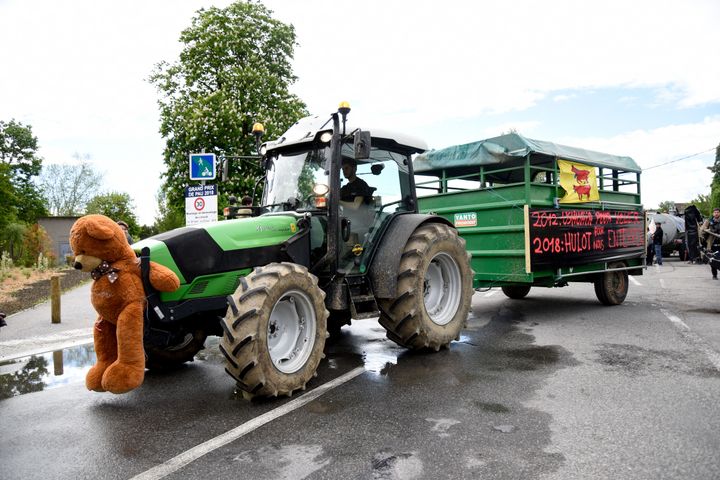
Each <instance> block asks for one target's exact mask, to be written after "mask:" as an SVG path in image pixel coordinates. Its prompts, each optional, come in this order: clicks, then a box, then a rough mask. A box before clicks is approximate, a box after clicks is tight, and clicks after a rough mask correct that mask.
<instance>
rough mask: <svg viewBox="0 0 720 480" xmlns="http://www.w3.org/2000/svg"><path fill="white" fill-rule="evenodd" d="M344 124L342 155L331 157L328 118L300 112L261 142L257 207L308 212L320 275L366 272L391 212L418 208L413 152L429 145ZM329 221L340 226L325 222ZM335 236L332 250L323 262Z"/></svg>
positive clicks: (340, 135)
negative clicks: (281, 131) (270, 138)
mask: <svg viewBox="0 0 720 480" xmlns="http://www.w3.org/2000/svg"><path fill="white" fill-rule="evenodd" d="M341 128H342V127H341ZM345 129H346V131H349V132H350V133H346V134H343V133H342V132H337V133H338V144H339V145H340V148H339V149H338V150H337V151H338V152H339V159H333V158H332V157H333V155H332V151H333V150H332V148H331V144H332V140H333V133H334V130H333V126H332V125H329V122H328V121H324V120H323V121H321V120H320V119H319V117H308V118H305V119H302V120H301V121H299V122H297V123H296V124H295V125H294V126H293V127H291V128H290V129H289V130H288V132H286V133H285V135H284V136H283V137H281V138H279V139H277V140H276V141H274V142H268V143H265V144H263V145H262V146H261V148H260V152H261V154H263V157H262V164H263V166H264V168H265V188H264V190H263V195H262V203H261V211H262V212H263V213H265V214H273V213H278V214H280V213H283V214H287V213H288V212H293V213H294V214H297V215H299V216H304V217H306V218H308V219H309V220H310V226H311V232H310V240H311V242H310V243H311V246H310V250H311V265H308V267H309V268H310V270H311V271H317V274H319V275H322V274H323V273H330V271H332V270H335V271H339V272H341V273H342V274H344V275H352V274H364V273H365V272H366V271H367V268H368V266H369V264H370V262H371V260H372V257H373V254H374V252H375V250H376V249H375V247H376V245H375V243H376V242H375V240H376V238H377V237H378V235H379V234H380V232H382V231H383V230H384V229H385V228H386V227H387V225H388V224H389V222H390V219H391V218H392V217H394V216H397V215H401V214H403V213H412V212H416V211H417V210H416V197H415V194H414V185H413V183H412V182H413V180H412V178H413V177H412V172H411V171H410V168H411V156H412V155H413V154H415V153H419V152H422V151H424V150H425V149H426V146H425V144H424V142H423V141H421V140H418V139H414V138H412V137H409V136H406V135H399V134H394V133H390V132H387V131H380V130H372V131H371V132H372V136H371V135H370V133H371V132H367V131H363V130H361V129H359V128H354V127H351V128H348V126H347V125H346V126H345ZM333 200H335V201H333ZM331 225H335V227H334V228H335V229H336V230H337V232H331V231H329V230H328V229H329V226H331ZM331 230H332V229H331ZM333 234H334V235H333ZM328 237H331V238H328ZM333 237H334V238H335V239H336V245H337V247H336V249H337V258H336V259H330V261H325V262H322V260H323V259H326V260H327V258H326V254H327V252H328V249H330V250H332V243H333ZM315 267H319V268H315ZM318 270H319V271H318Z"/></svg>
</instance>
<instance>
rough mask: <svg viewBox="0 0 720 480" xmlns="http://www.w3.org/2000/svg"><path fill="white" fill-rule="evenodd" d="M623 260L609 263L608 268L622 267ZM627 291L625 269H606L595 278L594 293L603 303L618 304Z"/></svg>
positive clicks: (623, 265)
mask: <svg viewBox="0 0 720 480" xmlns="http://www.w3.org/2000/svg"><path fill="white" fill-rule="evenodd" d="M623 267H625V264H624V263H623V262H616V263H611V264H609V265H608V269H613V268H623ZM627 292H628V273H627V270H616V271H614V272H612V271H608V272H605V273H602V274H600V277H599V278H598V279H597V280H595V295H596V296H597V298H598V300H600V303H602V304H603V305H620V304H621V303H623V302H624V301H625V297H626V296H627Z"/></svg>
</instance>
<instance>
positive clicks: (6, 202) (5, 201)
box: [0, 163, 17, 231]
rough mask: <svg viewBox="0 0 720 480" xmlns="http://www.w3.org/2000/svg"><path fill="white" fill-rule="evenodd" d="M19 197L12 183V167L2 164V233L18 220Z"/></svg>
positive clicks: (0, 225) (0, 229)
mask: <svg viewBox="0 0 720 480" xmlns="http://www.w3.org/2000/svg"><path fill="white" fill-rule="evenodd" d="M16 204H17V197H16V195H15V187H13V184H12V182H11V181H10V166H9V165H6V164H4V163H0V205H2V206H3V207H2V208H0V231H2V230H3V229H4V228H5V227H6V226H7V225H9V224H10V223H12V222H13V221H14V220H15V219H16V218H17V207H16V206H15V205H16Z"/></svg>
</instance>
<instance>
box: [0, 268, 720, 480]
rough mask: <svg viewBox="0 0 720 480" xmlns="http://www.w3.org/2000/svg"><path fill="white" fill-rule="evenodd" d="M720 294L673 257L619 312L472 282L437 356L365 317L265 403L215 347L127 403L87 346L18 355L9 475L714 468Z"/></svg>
mask: <svg viewBox="0 0 720 480" xmlns="http://www.w3.org/2000/svg"><path fill="white" fill-rule="evenodd" d="M719 290H720V282H717V281H712V280H711V279H710V273H709V269H708V267H706V266H696V265H687V264H684V263H680V262H679V261H677V260H674V259H670V260H666V261H665V265H664V266H663V267H662V268H660V269H656V268H654V267H653V268H650V269H648V270H647V271H646V274H645V275H643V276H639V277H634V278H632V282H631V284H630V293H629V295H628V298H627V300H626V301H625V303H624V304H623V305H621V306H617V307H604V306H602V305H601V304H600V303H598V302H597V300H596V299H595V294H594V292H593V289H592V286H590V285H584V284H571V286H569V287H566V288H559V289H533V290H532V291H531V293H530V295H529V296H528V297H527V298H526V299H524V300H510V299H508V298H506V297H505V296H504V295H503V294H502V292H500V291H499V290H497V289H493V290H490V291H487V292H479V293H477V294H476V295H475V297H474V298H473V309H472V314H471V317H470V319H469V324H468V328H467V329H466V330H465V331H464V332H463V335H462V337H461V338H460V340H459V341H457V342H453V343H452V344H451V346H450V348H449V349H447V350H443V351H440V352H438V353H435V354H414V353H410V352H406V351H404V350H403V349H401V348H399V347H397V346H395V344H393V343H392V342H390V341H388V340H387V339H386V338H385V336H384V330H383V329H382V328H381V327H380V326H379V325H378V324H377V322H376V321H373V320H367V321H360V322H357V323H356V324H354V325H353V326H352V327H350V328H346V329H344V330H343V332H344V333H343V336H342V338H341V339H340V341H339V343H337V344H336V345H334V346H333V347H331V348H329V349H328V355H327V358H326V360H324V361H323V363H322V364H321V367H320V369H319V372H318V377H317V378H316V379H315V380H314V381H313V382H311V384H310V385H309V389H308V391H307V392H305V393H304V394H302V395H299V396H296V397H293V398H290V399H280V400H274V401H265V402H248V401H246V400H243V399H242V397H241V396H239V395H237V394H236V393H235V392H234V389H233V383H232V379H231V378H230V377H229V376H228V375H227V374H226V373H225V372H224V371H223V360H222V357H221V355H220V354H219V353H218V350H217V346H216V343H217V342H211V343H210V344H209V345H208V348H206V350H205V351H203V352H202V353H201V355H199V356H198V358H197V359H196V361H195V362H193V363H191V364H189V365H187V367H185V368H182V369H180V370H179V371H176V372H172V373H170V374H154V373H149V374H148V375H147V377H146V380H145V383H144V385H143V386H142V387H140V388H139V389H137V390H135V391H133V392H131V393H128V394H125V395H119V396H116V395H111V394H99V393H94V392H88V391H87V390H85V387H84V384H83V383H82V378H83V375H84V372H85V371H86V370H87V368H88V367H89V365H90V364H92V361H93V352H92V348H91V347H90V346H87V345H86V346H82V345H81V346H73V347H71V348H67V349H65V350H64V351H63V353H62V354H56V355H55V356H53V354H52V353H48V354H45V355H37V356H35V357H34V360H32V361H30V360H29V359H28V358H27V357H23V358H21V359H16V360H7V361H6V362H4V363H0V375H2V377H0V378H5V383H6V384H7V383H8V381H10V380H8V379H14V380H12V381H10V382H11V383H13V382H14V383H13V384H12V385H11V387H12V388H13V389H14V390H12V392H13V393H17V390H19V389H20V390H22V389H32V388H35V389H40V390H39V391H35V392H33V393H25V394H20V395H16V396H12V397H11V398H6V399H4V400H0V432H1V433H0V478H2V479H16V478H17V479H33V478H38V479H39V478H42V479H46V478H58V479H64V478H67V479H71V478H72V479H75V478H103V479H128V478H135V477H136V478H171V479H175V478H177V479H180V478H183V479H184V478H243V479H305V478H307V479H337V478H344V479H351V478H358V479H437V478H483V479H485V478H487V479H518V478H523V479H606V478H607V479H610V478H612V479H620V478H621V479H658V478H662V479H683V480H687V479H708V480H710V479H717V478H720V456H719V455H718V452H719V451H720V407H718V398H720V353H719V352H720V317H719V316H718V314H719V313H720V296H719V295H718V292H719ZM9 320H13V318H12V317H10V319H9ZM68 328H69V327H68ZM73 330H76V329H73ZM2 340H3V339H2V332H0V357H2V356H3V350H2V349H3V348H5V349H6V350H7V349H9V348H10V347H9V346H8V345H9V344H5V346H3V345H4V344H3V343H2ZM21 340H22V339H20V340H18V342H20V343H22V341H21ZM75 340H76V339H75ZM36 343H37V342H36ZM40 343H42V342H40ZM75 343H77V341H76V342H75ZM12 345H14V347H13V348H18V347H17V342H16V343H12ZM33 348H34V349H35V350H37V349H38V348H40V347H38V345H37V344H35V345H33ZM53 348H55V346H53ZM60 357H62V359H63V361H62V364H63V365H62V372H61V371H60V368H59V367H60V365H59V364H60V361H59V358H60ZM29 361H30V362H31V363H30V364H28V362H29ZM28 365H29V366H28ZM43 365H44V366H43ZM43 369H45V371H46V373H45V374H44V375H40V376H39V378H36V379H33V377H32V374H33V373H35V374H37V373H42V371H43ZM23 381H24V383H23ZM7 388H8V387H7V386H6V390H7Z"/></svg>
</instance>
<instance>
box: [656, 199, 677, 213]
mask: <svg viewBox="0 0 720 480" xmlns="http://www.w3.org/2000/svg"><path fill="white" fill-rule="evenodd" d="M658 211H659V212H663V213H669V212H674V211H675V202H673V201H672V200H665V201H664V202H660V204H659V205H658Z"/></svg>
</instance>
